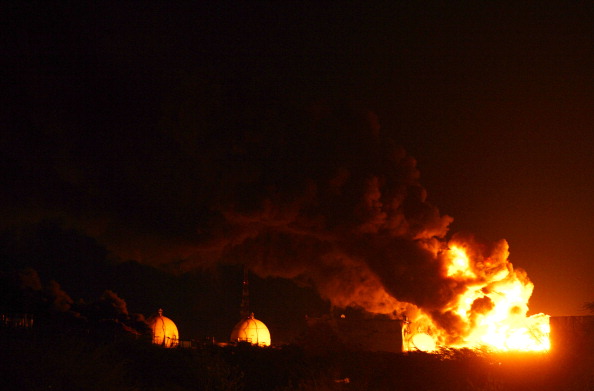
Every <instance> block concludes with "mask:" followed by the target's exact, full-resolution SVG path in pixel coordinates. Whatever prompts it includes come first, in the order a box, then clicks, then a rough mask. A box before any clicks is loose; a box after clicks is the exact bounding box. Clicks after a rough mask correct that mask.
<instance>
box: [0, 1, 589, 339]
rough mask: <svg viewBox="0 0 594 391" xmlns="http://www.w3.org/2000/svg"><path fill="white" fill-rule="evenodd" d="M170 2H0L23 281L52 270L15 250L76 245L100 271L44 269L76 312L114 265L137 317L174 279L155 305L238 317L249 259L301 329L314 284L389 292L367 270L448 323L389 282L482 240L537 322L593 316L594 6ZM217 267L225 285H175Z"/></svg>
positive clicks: (426, 296)
mask: <svg viewBox="0 0 594 391" xmlns="http://www.w3.org/2000/svg"><path fill="white" fill-rule="evenodd" d="M11 3H15V4H11ZM170 3H171V2H163V3H160V2H130V3H127V2H96V3H93V2H89V3H87V2H85V4H76V5H73V4H69V5H64V4H62V3H53V4H45V2H39V3H37V2H19V4H18V5H17V4H16V2H6V3H4V4H3V5H2V6H1V7H2V8H1V10H0V14H1V15H2V27H1V31H2V34H1V36H2V46H1V50H2V53H1V58H2V60H1V61H2V66H1V72H2V73H1V88H2V95H1V99H2V101H1V102H0V106H1V109H0V113H1V114H0V115H1V117H0V121H1V122H0V126H1V127H2V132H1V136H0V154H1V164H2V176H1V179H0V180H1V181H2V192H1V195H0V205H1V206H0V207H1V209H0V211H1V212H0V213H1V216H2V221H1V222H0V223H1V224H2V226H1V228H2V230H3V231H5V232H11V233H10V234H5V235H4V236H3V246H4V249H3V254H4V257H5V259H4V261H3V267H4V268H7V267H9V266H10V263H11V262H13V261H14V260H15V259H21V260H22V259H25V258H26V259H32V257H30V256H29V257H28V258H27V257H26V256H24V255H23V254H24V252H23V250H22V247H21V250H19V251H21V252H20V253H19V252H18V251H13V250H14V248H17V247H18V245H17V244H15V243H17V242H18V243H21V245H22V243H24V242H23V241H22V240H21V241H20V242H19V240H18V239H15V238H19V237H21V238H23V237H29V238H31V237H33V236H34V237H37V238H38V239H37V240H38V241H37V242H36V243H37V245H38V246H40V245H39V238H40V237H43V238H44V239H43V240H46V241H48V242H51V239H48V237H47V235H46V236H44V235H43V232H46V233H47V232H49V231H51V232H53V235H58V236H60V235H62V236H61V237H62V238H63V237H64V236H68V235H74V234H72V232H77V234H76V235H80V237H78V239H77V240H76V243H78V244H77V245H76V246H75V247H77V249H80V248H85V249H87V250H86V251H87V253H86V254H87V264H86V266H85V268H81V266H80V265H78V266H76V267H72V268H70V267H63V265H62V269H64V270H63V271H64V273H63V274H62V275H60V273H57V272H56V270H61V269H60V267H58V266H60V265H61V264H60V262H62V261H60V260H58V258H60V257H59V256H56V260H46V261H45V262H46V269H47V270H46V271H45V272H44V271H43V270H40V274H41V275H42V277H43V276H44V275H45V276H46V278H50V275H51V278H55V279H56V280H57V281H58V282H61V284H62V286H63V288H64V290H65V291H66V292H68V293H69V294H70V295H71V296H73V297H75V296H76V293H77V292H76V290H77V289H82V288H81V287H80V286H78V287H77V286H76V284H72V285H71V286H68V284H67V283H65V282H67V281H69V278H70V279H72V278H71V277H68V276H67V275H66V274H67V270H69V269H75V270H85V271H86V273H88V274H86V275H85V274H83V276H85V277H86V276H88V275H92V274H93V273H96V274H97V275H100V274H101V273H100V272H99V271H98V269H99V268H100V266H101V262H104V261H105V259H109V260H111V261H113V260H116V261H117V262H116V263H119V264H120V269H117V270H119V272H118V273H119V274H118V273H115V274H114V272H113V270H116V269H113V270H112V271H111V272H110V273H112V275H111V277H110V274H109V273H103V274H101V275H102V277H101V279H100V280H96V281H95V283H96V284H99V283H100V284H102V285H103V286H105V289H111V287H112V286H124V285H125V284H123V283H121V281H122V280H123V279H125V278H126V275H125V273H124V275H122V270H128V271H127V273H129V275H135V276H136V277H137V280H136V281H137V283H138V285H134V284H133V283H132V282H130V284H129V285H128V289H129V291H128V292H127V294H128V297H127V295H126V292H123V293H122V292H118V293H119V294H120V295H121V296H122V297H123V298H124V299H126V300H127V301H128V305H129V307H131V306H132V302H131V300H133V299H132V297H133V296H134V290H135V289H136V290H139V289H141V288H140V286H141V285H140V282H139V281H155V280H158V279H161V280H159V281H161V282H160V285H159V286H158V288H156V287H154V286H153V287H151V288H150V289H152V290H153V293H151V294H150V295H147V297H145V298H144V302H142V303H143V305H146V306H149V305H152V304H147V303H148V302H149V301H150V300H151V299H152V302H154V303H155V306H165V307H167V306H168V305H169V306H170V307H174V305H173V304H170V303H167V302H165V303H163V302H159V301H160V300H161V299H160V298H159V295H158V294H156V293H154V291H155V290H164V289H172V287H175V289H177V290H180V291H181V290H184V289H186V287H187V289H186V291H185V293H179V292H175V293H173V294H172V297H183V296H184V294H185V295H196V296H202V297H209V298H210V299H212V300H214V298H215V297H217V298H219V299H220V298H221V297H223V296H225V299H224V303H225V305H228V306H229V307H230V309H229V311H227V309H225V312H232V313H233V316H235V314H237V313H238V309H239V302H240V296H237V293H238V292H239V294H240V289H239V290H238V291H233V295H225V293H227V292H225V291H226V290H227V289H226V288H225V287H231V286H237V287H238V288H240V287H239V283H238V282H240V281H241V268H240V265H242V264H244V263H245V264H248V265H249V267H250V270H251V271H252V272H253V273H254V284H256V286H260V288H259V289H261V290H260V295H262V292H266V294H270V295H271V296H274V295H275V292H276V293H279V296H278V303H277V304H278V309H276V311H277V313H280V314H283V316H286V311H289V310H291V309H292V308H293V307H291V305H288V306H287V301H291V300H292V299H291V298H290V297H291V295H292V294H294V295H295V297H297V296H299V297H300V299H299V300H302V304H303V305H304V306H306V305H310V306H311V307H315V308H320V304H319V303H318V302H317V301H316V299H315V298H314V297H313V296H315V295H313V294H312V293H311V292H310V291H309V290H307V289H309V288H308V287H312V286H314V287H315V290H316V291H318V292H320V296H321V297H322V298H323V299H324V300H326V299H328V298H330V297H333V299H332V300H333V304H341V303H348V302H350V301H353V300H354V302H361V300H363V298H362V297H363V296H365V295H368V296H373V295H374V294H375V293H376V290H375V287H374V286H373V282H372V283H370V284H369V286H367V287H366V288H365V289H364V290H362V291H359V292H355V291H356V290H353V289H350V288H349V286H351V284H355V282H356V281H357V280H360V281H370V280H373V278H370V277H369V276H368V273H370V271H371V273H376V274H378V275H380V276H381V277H380V279H381V281H382V282H383V283H384V284H392V285H391V288H389V290H390V291H391V292H392V293H394V294H398V295H399V297H397V298H398V299H400V300H402V301H406V300H411V301H415V302H417V303H421V302H422V303H429V304H427V305H429V306H431V305H437V304H435V300H434V298H433V296H432V294H433V293H434V292H433V288H431V287H432V286H434V285H435V284H437V283H438V282H435V281H432V280H431V278H425V279H424V278H421V277H419V278H420V280H419V279H417V280H415V281H416V282H419V281H420V283H421V285H419V286H423V287H424V289H425V291H424V292H423V293H420V292H416V291H415V290H416V289H418V288H419V286H416V285H418V284H416V283H412V282H411V281H412V280H410V281H409V280H406V281H408V282H404V281H405V279H402V278H401V276H400V274H398V273H400V271H401V269H398V270H399V272H398V273H395V274H393V275H392V274H390V273H388V272H386V274H383V273H384V271H385V270H386V269H385V268H386V267H387V266H386V264H387V263H390V262H393V263H394V264H397V265H399V267H402V270H404V269H406V268H410V270H413V269H414V273H413V274H415V276H417V274H416V273H423V272H424V270H425V269H423V267H421V266H418V267H417V266H416V265H422V260H423V259H424V256H425V255H424V254H421V253H419V252H418V251H417V249H416V248H413V247H412V245H410V242H412V241H417V240H429V239H431V238H439V239H440V240H445V241H447V240H448V238H450V237H451V236H452V235H455V234H457V233H464V235H466V234H468V233H471V234H473V235H475V236H476V238H477V240H478V241H481V242H484V243H492V242H495V241H497V240H500V239H506V240H507V242H508V243H509V248H510V261H511V262H512V263H513V264H514V266H515V267H521V268H523V269H525V270H526V271H527V273H528V276H529V277H530V279H531V280H532V282H533V283H534V284H535V291H534V294H533V297H532V300H531V302H530V309H531V313H539V312H544V313H547V314H550V315H584V314H586V313H587V311H585V310H584V309H583V308H582V307H583V305H584V303H586V302H589V301H592V300H594V289H593V286H594V240H592V238H593V237H594V225H593V224H592V221H594V204H593V203H592V200H594V184H593V183H594V182H593V178H594V154H593V153H592V152H593V151H594V135H593V132H592V131H593V130H594V110H593V108H594V71H593V70H594V45H593V44H592V42H594V23H592V20H594V7H593V6H591V5H586V4H585V3H579V4H578V3H575V4H574V3H570V4H566V2H558V3H554V2H517V3H514V2H510V3H507V2H505V3H504V4H500V3H499V2H477V3H478V4H474V5H471V6H469V5H461V4H459V5H456V6H450V5H444V4H441V3H434V2H429V3H426V4H418V3H420V2H398V3H397V4H391V2H378V3H374V2H370V3H371V4H368V3H358V2H348V3H342V2H322V4H317V3H315V2H311V3H310V2H296V3H288V2H287V3H282V2H281V4H277V3H276V2H209V3H207V4H200V5H198V4H191V5H190V3H185V2H181V3H179V4H170ZM173 3H176V2H173ZM388 3H389V4H388ZM378 194H379V195H378ZM386 216H387V217H386ZM452 218H453V220H452ZM39 224H45V226H44V227H45V228H36V229H38V230H39V231H36V232H37V233H36V234H31V232H32V231H31V230H32V229H33V228H31V227H34V226H38V225H39ZM48 226H52V227H54V228H52V229H50V228H47V227H48ZM56 226H58V227H60V228H59V229H56V228H55V227H56ZM23 227H28V228H26V229H28V230H29V231H27V232H29V234H28V235H29V236H27V234H25V233H22V232H24V231H19V230H21V229H23ZM43 229H46V231H43ZM52 230H53V231H52ZM56 230H57V232H62V233H61V234H60V233H58V234H56ZM60 230H64V231H60ZM69 230H73V231H69ZM14 232H21V233H19V234H15V233H14ZM40 232H42V233H40ZM64 232H70V234H68V235H66V234H65V233H64ZM11 235H13V236H11ZM36 235H37V236H36ZM48 235H49V234H48ZM7 238H8V239H7ZM11 238H12V239H11ZM70 238H71V237H70ZM81 238H82V239H81ZM56 240H57V239H56ZM69 240H72V238H71V239H69ZM81 241H82V242H84V244H81ZM56 243H61V242H60V241H59V240H57V241H56ZM22 246H25V247H27V246H28V245H22ZM41 247H43V248H47V247H48V246H47V245H46V246H45V247H44V246H41ZM50 247H51V246H50ZM60 251H61V252H60ZM60 251H58V252H60V253H61V254H62V258H61V259H64V257H65V258H68V255H67V254H72V252H70V253H69V252H68V251H66V250H60ZM77 251H78V250H77ZM102 251H104V252H102ZM7 254H8V255H7ZM15 254H20V255H15ZM54 254H55V251H54ZM19 256H20V258H19ZM50 258H51V257H50ZM71 258H72V260H70V261H68V262H75V263H77V262H78V263H80V262H81V261H80V259H79V258H77V257H76V256H72V257H71ZM83 258H84V257H83ZM392 258H393V259H392ZM48 259H49V258H48ZM88 259H95V260H97V261H96V262H95V261H89V260H88ZM130 260H132V261H135V262H132V263H126V261H130ZM417 261H418V262H417ZM15 262H16V263H19V262H20V261H19V262H17V261H15ZM64 262H66V261H64ZM415 262H416V263H415ZM42 263H43V262H42ZM33 265H35V266H36V268H37V269H43V267H41V266H40V262H37V263H35V262H33ZM122 265H127V266H126V267H127V268H128V269H125V268H124V267H122ZM225 265H227V266H225ZM233 265H234V266H233ZM361 265H364V267H363V266H361ZM21 266H22V265H21ZM153 267H155V268H156V269H152V268H153ZM221 268H222V269H221ZM225 268H227V269H225ZM157 269H159V270H160V269H165V270H167V272H160V271H159V272H157ZM52 270H53V273H54V274H52ZM140 270H142V272H141V271H140ZM198 270H199V271H203V270H209V271H210V272H212V274H213V275H215V277H212V279H211V278H209V277H204V275H202V274H201V275H200V276H201V277H200V278H201V279H202V280H200V281H202V282H204V287H207V288H204V287H202V288H201V285H200V284H198V283H197V282H196V281H194V280H192V281H194V282H189V280H183V281H182V282H179V281H178V282H171V281H176V280H175V279H176V278H182V277H179V276H180V275H181V276H184V273H189V272H195V271H198ZM221 270H226V272H229V270H231V272H230V273H231V275H233V276H235V277H234V278H235V280H232V281H228V280H226V281H220V280H217V279H218V278H221V277H220V275H221V273H223V274H224V272H222V271H221ZM210 272H209V273H210ZM44 273H45V274H44ZM430 274H431V273H430V271H428V272H427V275H430ZM140 275H142V276H144V277H143V278H142V279H140V277H138V276H140ZM149 275H150V276H149ZM162 275H163V276H165V277H163V276H162ZM217 275H218V276H219V277H217ZM403 275H406V273H405V272H403ZM419 275H420V274H419ZM155 276H161V277H155ZM176 276H177V277H176ZM329 276H331V277H329ZM383 276H387V277H383ZM184 278H188V277H187V276H186V277H184ZM407 278H408V277H407ZM83 279H84V277H83ZM89 279H90V280H92V279H91V278H90V277H89ZM279 279H280V280H279ZM285 279H286V280H287V281H288V280H290V281H292V282H291V283H290V284H289V286H287V287H284V288H281V285H282V284H283V283H282V282H279V281H284V280H285ZM114 280H118V281H120V285H117V284H115V283H113V281H114ZM97 281H99V282H97ZM164 281H169V282H164ZM213 281H215V282H216V281H218V282H216V283H213ZM340 281H342V283H343V284H344V285H345V286H346V287H345V286H338V285H340V283H339V282H340ZM407 284H408V285H407ZM423 284H425V285H423ZM134 286H137V288H132V287H134ZM214 286H218V287H219V288H213V287H214ZM122 289H123V288H122ZM192 289H195V292H191V291H192ZM212 289H215V290H216V292H215V293H213V292H211V290H212ZM229 289H231V288H229ZM120 290H121V289H120ZM205 290H209V293H207V292H206V291H205ZM188 292H191V293H188ZM281 292H282V294H281ZM137 293H138V292H137ZM176 295H177V296H176ZM254 295H255V300H256V303H257V300H258V299H257V297H258V296H257V295H258V294H257V293H254ZM283 295H286V296H283ZM139 296H141V295H140V294H139ZM227 296H228V297H227ZM316 297H317V296H316ZM295 300H297V299H295ZM349 300H350V301H349ZM161 301H163V300H161ZM269 301H270V302H274V300H270V298H269ZM379 301H381V300H379ZM199 302H200V303H202V304H196V305H195V308H194V309H193V310H194V311H204V313H205V314H208V313H209V312H208V311H209V308H210V307H209V306H208V305H207V304H205V303H206V301H205V300H203V301H199ZM137 303H139V304H138V307H140V309H139V311H145V307H143V306H142V305H141V304H140V303H141V301H140V300H138V301H137ZM304 303H305V304H304ZM201 305H202V307H201ZM370 305H371V304H370ZM262 306H264V307H266V308H264V309H263V310H264V314H266V313H267V312H268V313H273V312H274V309H273V304H266V305H263V304H262ZM147 308H148V307H147ZM130 310H131V311H132V310H133V309H132V308H131V309H130ZM210 311H211V312H210V313H211V314H212V316H215V315H216V314H219V315H220V312H221V311H218V312H217V311H215V310H213V309H212V308H210ZM181 312H182V311H181V310H178V312H177V313H176V315H177V316H178V318H182V317H183V316H184V315H182V314H181ZM256 316H257V317H258V314H256ZM295 316H301V314H296V315H295ZM205 317H207V316H206V315H205ZM262 320H264V321H265V322H266V319H265V316H263V317H262ZM273 324H274V321H273ZM273 338H274V336H273Z"/></svg>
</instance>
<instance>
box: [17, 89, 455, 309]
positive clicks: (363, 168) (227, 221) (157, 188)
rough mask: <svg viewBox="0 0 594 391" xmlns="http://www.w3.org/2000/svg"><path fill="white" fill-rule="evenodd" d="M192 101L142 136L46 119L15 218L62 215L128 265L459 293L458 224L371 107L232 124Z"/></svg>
mask: <svg viewBox="0 0 594 391" xmlns="http://www.w3.org/2000/svg"><path fill="white" fill-rule="evenodd" d="M203 88H206V89H207V87H203ZM208 94H209V91H202V92H201V93H200V94H199V95H200V96H201V97H202V98H201V99H202V100H204V99H203V97H204V95H208ZM188 99H189V100H190V101H189V102H185V103H184V105H177V104H173V105H172V108H171V109H165V110H164V114H163V118H162V120H161V123H162V124H161V127H160V128H147V129H146V131H143V132H139V131H136V130H131V131H128V132H123V133H120V132H119V130H118V129H116V130H113V131H111V132H108V133H107V134H104V135H103V136H101V137H99V136H93V135H89V136H88V137H78V138H77V137H75V132H69V131H68V130H66V131H62V132H60V133H57V134H56V133H53V132H52V131H51V130H48V129H46V128H43V127H38V129H39V132H41V134H42V135H44V136H46V137H47V138H48V143H49V145H51V148H50V147H45V148H43V149H42V150H41V151H37V150H36V151H29V152H26V153H24V154H15V153H12V155H11V158H12V162H13V165H14V167H15V168H17V174H18V173H20V174H22V177H21V178H20V180H19V181H18V182H17V186H16V191H15V192H13V193H11V197H13V199H12V201H13V204H14V205H16V208H14V209H12V213H14V214H13V218H14V220H23V219H25V220H26V219H32V220H34V219H36V218H40V217H45V218H47V217H57V218H60V219H62V220H63V221H64V222H65V223H66V224H67V225H71V226H74V227H78V228H82V229H84V230H85V231H86V232H87V233H88V234H90V235H92V236H93V237H95V238H97V239H98V240H99V241H101V242H102V243H104V244H105V245H106V246H108V248H109V249H110V250H112V251H114V252H115V253H117V254H119V255H120V257H121V258H123V259H136V260H139V261H142V262H146V263H151V264H154V265H160V266H162V267H165V268H167V269H170V270H174V271H175V270H181V271H183V270H189V269H192V268H207V267H209V266H211V265H213V264H214V263H216V262H227V263H238V264H246V265H248V267H249V268H250V269H251V270H252V271H253V272H255V273H257V274H258V275H260V276H262V277H267V276H274V277H282V278H288V279H294V280H295V281H297V282H299V283H302V284H306V285H312V286H314V287H315V288H316V289H317V290H318V292H319V293H320V295H321V296H322V297H323V298H325V299H327V300H329V301H330V302H331V303H332V304H333V305H336V306H339V307H345V306H359V307H362V308H364V309H366V310H368V311H370V312H375V313H393V312H394V311H398V310H400V309H402V308H403V306H404V304H400V302H407V303H412V304H415V305H418V306H421V307H424V308H427V309H429V310H431V309H438V308H440V307H441V306H442V305H443V304H444V303H445V302H447V301H448V300H449V298H450V297H451V296H452V295H454V294H455V290H456V287H452V286H449V285H448V283H449V282H448V281H447V280H446V279H443V278H442V274H443V273H442V270H440V266H439V263H438V262H437V261H436V257H437V253H438V250H439V248H440V246H442V244H441V239H443V237H444V235H445V234H446V233H447V229H448V225H449V224H450V223H451V221H452V218H450V217H449V216H442V215H440V213H439V211H438V209H437V208H436V207H435V206H433V205H432V204H431V203H430V202H428V200H427V193H426V191H425V189H424V188H423V187H422V186H421V185H420V183H419V171H418V169H417V167H416V161H415V159H414V158H412V157H411V156H409V155H408V154H407V153H406V152H405V151H404V150H403V149H402V148H401V147H399V146H398V145H397V144H396V143H395V142H394V141H393V140H391V139H389V138H387V137H386V136H385V135H384V134H383V133H382V130H381V129H380V125H379V121H378V119H377V118H376V117H375V116H374V115H373V114H372V113H369V112H367V111H365V110H361V109H359V108H356V107H353V106H351V105H346V104H327V103H325V102H319V103H316V104H313V105H311V106H310V107H309V108H307V110H304V111H303V112H302V113H287V112H284V111H282V110H279V109H277V108H275V107H272V108H270V109H269V110H261V109H260V111H258V112H253V109H254V108H250V107H248V108H246V109H245V110H244V111H243V112H240V113H239V114H236V115H235V117H232V118H228V117H225V116H224V114H225V113H226V111H225V110H224V109H222V108H221V107H219V106H217V105H216V104H211V106H210V107H206V108H205V107H202V111H199V112H194V111H192V110H188V109H187V107H188V106H190V107H196V106H193V104H196V105H197V104H198V103H199V102H198V103H196V102H193V101H192V99H193V98H192V97H191V96H190V97H189V98H188ZM215 101H216V100H215ZM168 110H169V111H168ZM189 117H190V118H189ZM197 124H198V125H200V126H198V125H197ZM33 127H34V128H35V124H34V125H33ZM8 137H9V138H12V140H11V141H12V142H13V144H18V145H21V146H22V147H23V148H24V147H25V145H26V140H22V139H21V138H22V137H23V136H22V135H19V134H17V133H13V134H11V135H9V136H8ZM25 137H26V136H25ZM63 141H64V142H63ZM32 156H35V159H36V160H35V161H33V162H31V161H28V160H27V158H30V157H32ZM40 178H43V180H41V181H40ZM15 212H16V213H15ZM17 216H18V218H17Z"/></svg>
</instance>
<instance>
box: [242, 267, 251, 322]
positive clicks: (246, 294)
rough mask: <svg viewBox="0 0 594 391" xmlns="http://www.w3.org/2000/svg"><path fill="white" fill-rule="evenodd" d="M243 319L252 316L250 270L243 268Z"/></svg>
mask: <svg viewBox="0 0 594 391" xmlns="http://www.w3.org/2000/svg"><path fill="white" fill-rule="evenodd" d="M239 314H240V316H241V319H244V318H247V317H248V316H250V290H249V283H248V268H247V266H245V265H244V266H243V288H242V292H241V309H240V312H239Z"/></svg>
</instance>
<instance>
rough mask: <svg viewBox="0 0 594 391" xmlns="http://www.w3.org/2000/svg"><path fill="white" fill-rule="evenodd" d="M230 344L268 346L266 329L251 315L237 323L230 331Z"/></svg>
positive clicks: (268, 334)
mask: <svg viewBox="0 0 594 391" xmlns="http://www.w3.org/2000/svg"><path fill="white" fill-rule="evenodd" d="M231 342H249V343H251V344H252V345H258V346H270V332H269V331H268V327H266V325H265V324H264V323H262V322H260V321H259V320H258V319H256V318H254V314H253V313H252V314H251V315H250V316H248V317H247V318H244V319H242V320H241V322H239V323H237V324H236V325H235V327H234V328H233V331H231Z"/></svg>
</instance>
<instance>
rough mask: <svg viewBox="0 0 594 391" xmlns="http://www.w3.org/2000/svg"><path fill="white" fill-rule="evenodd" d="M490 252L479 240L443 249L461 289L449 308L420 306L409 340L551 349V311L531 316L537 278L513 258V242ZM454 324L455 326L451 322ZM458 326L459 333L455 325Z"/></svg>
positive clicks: (412, 344) (424, 346) (429, 345)
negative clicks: (477, 244)
mask: <svg viewBox="0 0 594 391" xmlns="http://www.w3.org/2000/svg"><path fill="white" fill-rule="evenodd" d="M490 254H491V255H490V256H488V257H485V256H483V255H481V251H478V250H477V249H476V248H475V244H474V243H465V242H464V241H463V240H459V241H456V240H453V241H451V242H450V243H449V245H448V248H447V249H445V250H443V251H441V252H440V254H439V257H440V259H441V260H442V264H443V267H444V270H443V272H444V274H445V276H446V278H447V279H448V280H449V281H450V282H451V284H452V286H456V287H459V291H460V293H459V294H458V295H456V296H455V297H454V298H452V299H451V300H450V301H449V302H448V303H447V305H446V307H445V309H441V310H439V311H437V312H431V311H424V310H419V314H418V315H417V316H416V317H415V319H413V322H412V323H411V324H410V325H408V326H407V329H406V335H405V346H406V344H407V343H408V348H409V349H415V348H417V349H420V350H425V351H429V350H435V349H436V347H437V346H448V347H454V348H463V347H469V348H487V349H491V350H497V351H546V350H548V349H549V348H550V341H549V316H548V315H545V314H537V315H532V316H527V313H528V300H529V298H530V296H531V295H532V291H533V289H534V284H533V283H532V282H531V281H530V280H529V279H528V277H527V275H526V273H525V272H524V271H523V270H521V269H514V268H513V265H512V264H511V263H510V262H509V260H508V255H509V253H508V246H507V242H505V241H504V240H503V241H501V242H499V243H497V245H496V246H495V247H494V249H493V250H492V251H491V253H490ZM450 324H455V325H456V326H455V327H448V325H450ZM452 329H455V330H456V331H457V333H455V334H456V335H452V333H451V330H452Z"/></svg>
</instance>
